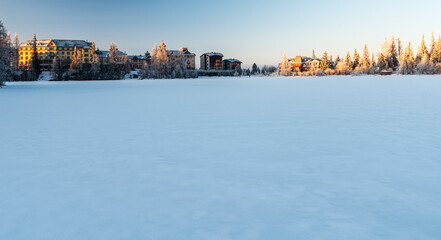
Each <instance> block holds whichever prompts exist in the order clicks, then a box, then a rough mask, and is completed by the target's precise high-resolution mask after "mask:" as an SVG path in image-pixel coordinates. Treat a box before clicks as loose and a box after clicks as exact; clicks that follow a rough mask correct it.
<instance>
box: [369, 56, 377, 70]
mask: <svg viewBox="0 0 441 240" xmlns="http://www.w3.org/2000/svg"><path fill="white" fill-rule="evenodd" d="M370 67H371V68H374V67H376V63H375V55H374V54H373V53H372V58H371V66H370Z"/></svg>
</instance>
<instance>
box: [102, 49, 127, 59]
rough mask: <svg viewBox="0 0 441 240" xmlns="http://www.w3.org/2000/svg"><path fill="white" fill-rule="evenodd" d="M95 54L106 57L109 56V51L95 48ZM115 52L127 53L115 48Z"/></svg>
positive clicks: (118, 53)
mask: <svg viewBox="0 0 441 240" xmlns="http://www.w3.org/2000/svg"><path fill="white" fill-rule="evenodd" d="M96 54H97V55H98V57H102V58H106V57H108V56H109V51H102V50H97V51H96ZM116 54H117V55H127V54H126V53H125V52H123V51H120V50H116Z"/></svg>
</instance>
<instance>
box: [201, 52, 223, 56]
mask: <svg viewBox="0 0 441 240" xmlns="http://www.w3.org/2000/svg"><path fill="white" fill-rule="evenodd" d="M204 55H207V56H210V57H212V56H220V57H223V56H224V55H223V54H222V53H217V52H207V53H204V54H202V56H204Z"/></svg>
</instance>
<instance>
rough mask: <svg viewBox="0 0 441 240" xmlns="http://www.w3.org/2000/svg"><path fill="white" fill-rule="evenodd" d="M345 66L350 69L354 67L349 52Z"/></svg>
mask: <svg viewBox="0 0 441 240" xmlns="http://www.w3.org/2000/svg"><path fill="white" fill-rule="evenodd" d="M345 64H346V65H347V66H348V67H350V68H352V66H353V63H352V61H351V55H349V52H347V53H346V59H345Z"/></svg>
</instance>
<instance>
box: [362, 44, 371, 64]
mask: <svg viewBox="0 0 441 240" xmlns="http://www.w3.org/2000/svg"><path fill="white" fill-rule="evenodd" d="M361 63H362V66H363V67H366V68H367V67H370V66H371V61H370V59H369V50H368V48H367V45H366V44H365V45H364V50H363V58H362V60H361Z"/></svg>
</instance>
